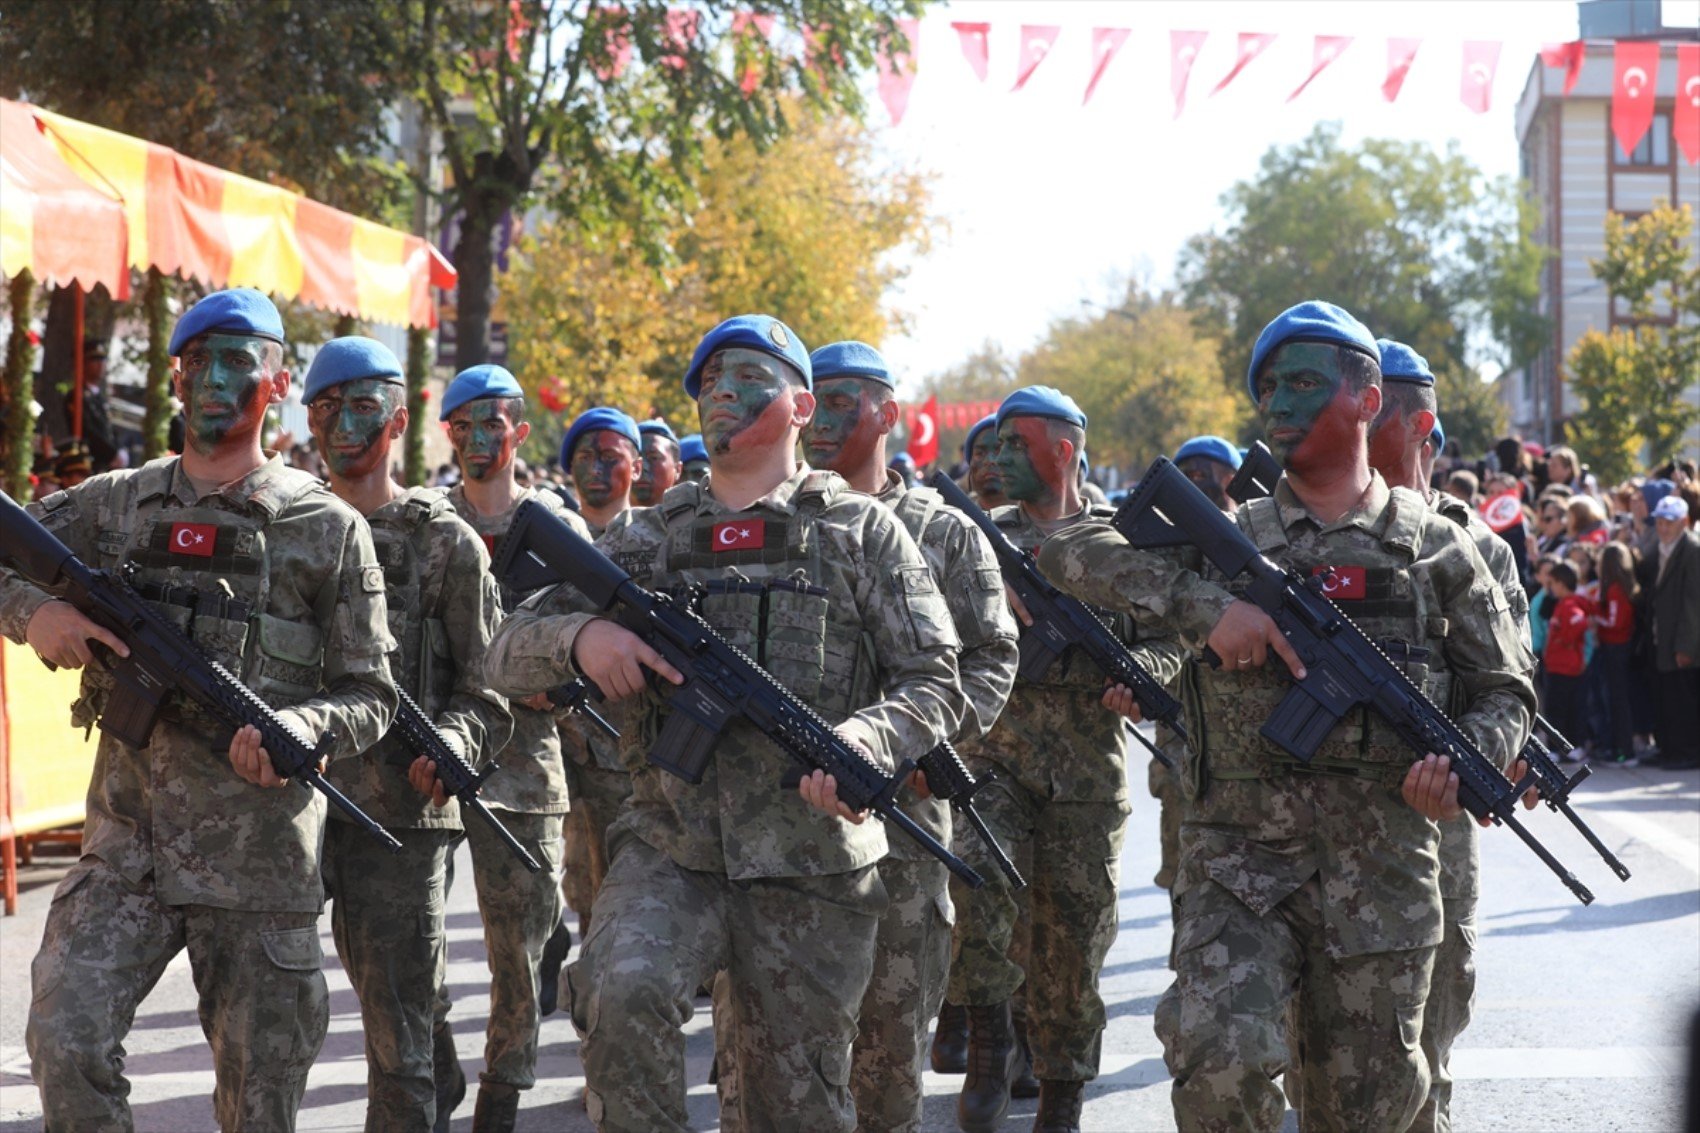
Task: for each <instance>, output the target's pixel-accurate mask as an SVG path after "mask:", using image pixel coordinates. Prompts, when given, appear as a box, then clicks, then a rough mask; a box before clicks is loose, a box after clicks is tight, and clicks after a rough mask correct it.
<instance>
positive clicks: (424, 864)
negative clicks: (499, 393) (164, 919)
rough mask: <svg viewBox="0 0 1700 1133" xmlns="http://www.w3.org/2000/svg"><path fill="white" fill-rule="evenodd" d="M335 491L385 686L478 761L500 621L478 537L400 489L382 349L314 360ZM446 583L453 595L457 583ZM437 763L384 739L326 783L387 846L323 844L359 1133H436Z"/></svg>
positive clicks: (397, 395) (394, 402)
mask: <svg viewBox="0 0 1700 1133" xmlns="http://www.w3.org/2000/svg"><path fill="white" fill-rule="evenodd" d="M302 400H303V401H304V402H306V404H307V421H308V425H309V427H310V428H311V429H312V432H313V439H314V441H315V442H317V444H318V449H319V452H320V454H321V455H322V456H323V457H324V459H325V466H326V469H327V470H328V472H329V474H330V487H331V491H332V492H334V493H336V495H337V498H339V499H341V500H342V501H343V502H344V503H346V504H348V505H349V506H350V507H352V508H354V510H356V511H358V512H359V513H360V514H362V515H364V516H365V517H366V522H367V523H368V524H369V525H370V527H371V531H372V541H373V542H374V544H376V547H377V553H378V561H379V562H380V563H381V564H382V566H383V569H384V580H385V595H384V597H385V604H386V605H387V607H388V610H389V624H390V634H391V636H392V637H394V638H395V640H396V642H397V643H398V644H399V646H400V648H399V649H398V650H397V652H396V653H395V654H394V655H393V656H392V658H391V660H392V667H391V671H392V675H393V676H394V678H395V681H396V684H397V686H398V687H399V688H401V689H402V691H404V692H406V693H408V694H409V695H410V696H412V697H413V698H414V700H415V701H416V702H417V703H418V704H419V706H420V708H421V709H422V710H423V711H424V712H425V713H426V715H428V716H430V717H431V718H432V719H433V720H434V721H435V722H436V724H437V726H438V728H440V729H441V730H442V732H443V735H444V737H445V738H446V739H448V740H449V741H450V743H451V744H453V745H455V746H456V747H458V748H459V749H460V753H461V754H462V755H463V756H465V757H466V758H467V759H468V760H469V761H470V762H472V763H478V762H481V761H482V759H481V757H482V756H483V755H484V754H485V753H488V752H490V751H493V750H495V749H497V748H500V747H501V746H502V745H503V744H504V743H506V742H507V739H508V736H509V735H510V734H511V733H512V731H513V718H512V717H511V716H510V715H509V714H508V709H507V703H506V701H504V700H503V699H502V698H501V697H500V696H497V695H496V694H495V693H493V692H490V691H489V690H488V689H486V688H484V687H483V674H484V650H485V648H486V646H488V645H489V643H490V635H491V634H492V633H494V632H495V630H496V623H497V621H499V620H500V609H501V607H500V605H499V600H498V599H497V596H496V580H495V579H494V578H493V577H492V576H491V574H490V569H489V568H490V558H489V555H488V554H487V553H486V552H485V550H484V544H483V542H482V541H481V540H480V539H479V538H478V536H477V534H476V533H475V532H473V530H472V529H471V528H470V527H468V526H467V525H466V524H465V523H464V522H462V521H461V519H460V518H459V517H458V516H456V515H455V513H454V509H453V508H451V507H450V506H449V504H448V501H446V500H445V499H443V496H442V493H441V492H438V491H436V490H434V489H429V488H409V489H406V490H403V489H402V488H400V487H398V486H397V485H396V482H395V480H394V479H392V478H391V476H390V446H391V444H392V443H393V442H394V441H395V439H396V438H397V437H400V436H402V435H403V434H404V433H405V432H406V430H407V399H406V388H405V385H404V382H403V378H402V370H401V363H400V362H399V361H397V359H396V356H395V355H394V354H393V353H391V352H390V349H389V348H388V347H386V346H385V345H384V344H383V343H381V342H377V341H374V340H373V339H370V338H359V337H348V338H337V339H332V340H331V341H330V342H327V343H326V344H325V345H324V346H323V347H321V348H320V349H319V352H318V353H317V354H316V355H314V357H313V364H312V365H311V366H310V367H309V368H308V370H307V385H306V389H305V390H304V391H303V392H302ZM451 580H452V582H453V585H450V583H451ZM416 761H417V762H418V763H420V764H422V765H423V766H422V767H421V768H419V769H418V774H420V775H423V776H424V777H425V781H426V782H427V783H429V782H430V781H431V780H432V778H434V772H433V770H432V768H431V764H430V761H429V760H426V759H424V758H423V757H417V759H416V757H415V756H414V755H413V753H412V752H410V751H408V750H407V748H405V747H404V746H403V745H402V744H401V743H400V741H399V740H398V739H396V738H394V737H389V738H386V739H385V740H384V741H383V742H381V743H379V744H378V745H377V746H376V747H374V748H371V749H370V750H368V751H366V752H365V753H364V754H363V755H362V756H361V758H360V759H359V760H358V761H354V760H349V761H345V762H344V763H342V764H340V765H339V766H338V767H337V768H336V769H335V770H334V772H333V774H332V775H331V776H330V778H331V779H332V781H333V782H335V783H336V785H337V786H338V787H340V788H341V789H342V792H343V793H344V794H345V795H347V796H348V797H349V798H350V799H352V800H353V801H354V804H355V805H356V806H358V807H360V809H362V810H364V811H365V812H366V813H367V814H369V815H371V816H372V817H373V818H375V819H376V820H377V821H378V822H380V823H382V824H383V826H384V828H385V829H386V830H388V831H390V833H392V834H394V835H395V836H396V838H397V840H398V841H400V842H401V844H402V851H401V853H399V854H392V853H390V852H389V851H388V850H386V849H384V848H382V847H380V846H378V845H377V844H376V843H375V842H374V841H373V840H372V839H371V837H370V836H369V835H367V833H366V832H365V831H363V830H361V829H359V828H358V827H356V826H355V825H354V823H353V822H351V821H349V820H347V819H346V818H345V817H344V816H343V814H342V812H341V811H337V812H335V813H334V814H333V815H332V816H331V822H330V825H329V827H328V828H327V829H326V831H325V850H324V877H325V891H326V894H327V896H329V897H330V898H331V932H332V934H333V937H334V939H335V940H336V950H337V955H338V956H340V957H341V958H342V965H343V967H344V968H345V969H347V971H348V979H349V982H350V983H352V984H353V985H354V991H355V994H356V995H357V996H359V998H360V1017H361V1022H362V1026H363V1029H364V1031H365V1040H366V1089H367V1101H366V1128H367V1129H368V1130H371V1131H374V1133H376V1131H377V1130H417V1131H420V1133H428V1131H429V1130H430V1129H431V1127H432V1126H433V1125H434V1124H435V1122H436V1111H437V1095H436V1089H435V1087H434V1085H433V1079H432V1069H431V1038H430V1035H431V1017H432V1010H433V1004H434V1002H435V1000H436V996H437V993H438V985H439V984H440V982H441V980H442V978H443V967H444V964H445V962H446V952H445V938H444V936H443V897H444V890H445V888H446V880H447V872H448V861H449V855H450V854H451V853H453V851H454V846H455V843H456V842H457V841H458V840H459V838H460V829H461V821H460V808H459V806H458V805H457V804H456V803H455V802H454V800H452V799H449V798H447V797H446V796H443V798H442V800H441V802H442V805H439V806H433V805H432V803H431V800H430V798H429V797H422V796H421V795H420V793H419V792H417V791H416V790H414V789H413V788H412V787H410V786H409V785H408V769H409V767H410V766H411V765H412V764H414V763H415V762H416Z"/></svg>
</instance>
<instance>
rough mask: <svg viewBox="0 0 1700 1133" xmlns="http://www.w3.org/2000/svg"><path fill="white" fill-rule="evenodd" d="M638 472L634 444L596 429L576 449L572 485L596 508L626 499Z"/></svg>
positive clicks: (574, 447) (581, 496)
mask: <svg viewBox="0 0 1700 1133" xmlns="http://www.w3.org/2000/svg"><path fill="white" fill-rule="evenodd" d="M636 471H637V457H636V456H634V455H633V453H632V442H631V441H630V440H629V439H628V438H626V437H623V436H621V435H620V434H619V433H616V432H614V431H613V430H611V429H597V430H596V431H595V432H593V433H591V434H590V435H589V436H585V437H580V438H579V439H578V444H576V445H574V446H573V463H572V476H573V486H574V487H575V488H577V489H578V494H579V496H580V498H582V499H583V500H584V502H585V503H586V504H588V505H589V506H591V507H593V508H605V507H607V506H608V505H609V504H610V503H615V502H618V501H620V500H624V499H627V498H628V497H629V495H630V493H631V490H632V474H633V473H634V472H636Z"/></svg>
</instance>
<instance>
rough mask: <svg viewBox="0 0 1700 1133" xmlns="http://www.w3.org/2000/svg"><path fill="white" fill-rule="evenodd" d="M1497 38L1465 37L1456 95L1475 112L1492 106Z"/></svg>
mask: <svg viewBox="0 0 1700 1133" xmlns="http://www.w3.org/2000/svg"><path fill="white" fill-rule="evenodd" d="M1500 46H1501V44H1500V42H1499V40H1497V39H1466V40H1465V41H1464V66H1463V69H1462V71H1461V72H1460V74H1459V76H1458V97H1459V98H1460V99H1461V100H1462V101H1463V103H1464V105H1465V106H1468V107H1469V108H1470V109H1471V110H1474V111H1475V112H1476V113H1477V114H1486V113H1487V112H1488V111H1489V110H1490V109H1492V107H1493V76H1494V72H1496V71H1498V70H1499V49H1500Z"/></svg>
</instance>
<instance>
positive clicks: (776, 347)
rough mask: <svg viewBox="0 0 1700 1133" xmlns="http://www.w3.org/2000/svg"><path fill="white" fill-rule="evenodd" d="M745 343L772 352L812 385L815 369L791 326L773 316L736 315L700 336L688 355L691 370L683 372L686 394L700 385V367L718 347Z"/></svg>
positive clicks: (723, 347) (693, 391)
mask: <svg viewBox="0 0 1700 1133" xmlns="http://www.w3.org/2000/svg"><path fill="white" fill-rule="evenodd" d="M734 346H744V347H748V348H749V349H751V350H759V351H761V352H762V353H763V354H771V355H773V356H774V357H775V358H778V359H780V360H781V361H783V362H789V363H790V364H791V365H792V366H793V367H794V368H795V369H796V371H797V372H798V373H799V374H801V375H802V376H803V385H804V387H805V388H807V389H809V390H811V391H812V390H813V389H814V388H815V380H814V368H813V367H812V366H810V365H809V352H808V349H807V348H806V347H804V345H803V342H802V340H801V339H799V338H798V337H797V336H796V334H795V333H793V332H792V330H791V328H790V327H788V326H786V325H785V324H784V323H782V322H780V321H779V320H778V319H776V318H774V317H773V316H772V315H735V316H733V317H732V318H730V319H727V320H726V321H725V322H723V323H721V324H720V325H719V326H717V327H715V328H714V329H713V330H711V331H709V332H708V333H707V334H706V335H704V336H703V339H702V341H701V342H699V343H697V349H696V353H694V354H692V355H691V365H690V369H688V370H686V371H685V393H686V394H688V395H690V396H691V397H693V398H694V397H696V395H697V391H698V390H700V389H701V388H702V368H703V366H704V365H706V364H707V362H708V359H709V357H710V356H711V355H713V354H714V353H715V351H718V350H727V349H730V348H732V347H734Z"/></svg>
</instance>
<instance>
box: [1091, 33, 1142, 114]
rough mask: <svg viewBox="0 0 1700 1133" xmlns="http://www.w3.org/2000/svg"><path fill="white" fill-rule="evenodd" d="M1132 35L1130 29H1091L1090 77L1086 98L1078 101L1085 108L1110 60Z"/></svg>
mask: <svg viewBox="0 0 1700 1133" xmlns="http://www.w3.org/2000/svg"><path fill="white" fill-rule="evenodd" d="M1130 34H1132V29H1131V28H1093V29H1092V77H1091V78H1090V79H1088V80H1087V81H1086V97H1085V98H1082V99H1081V100H1080V105H1082V106H1085V105H1086V104H1087V103H1088V102H1091V101H1092V92H1093V91H1095V90H1097V89H1098V80H1099V79H1101V78H1103V77H1104V72H1105V71H1107V70H1108V69H1109V67H1110V60H1112V59H1114V58H1115V57H1116V52H1118V51H1120V50H1121V49H1122V44H1124V43H1126V42H1127V37H1128V36H1129V35H1130Z"/></svg>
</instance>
